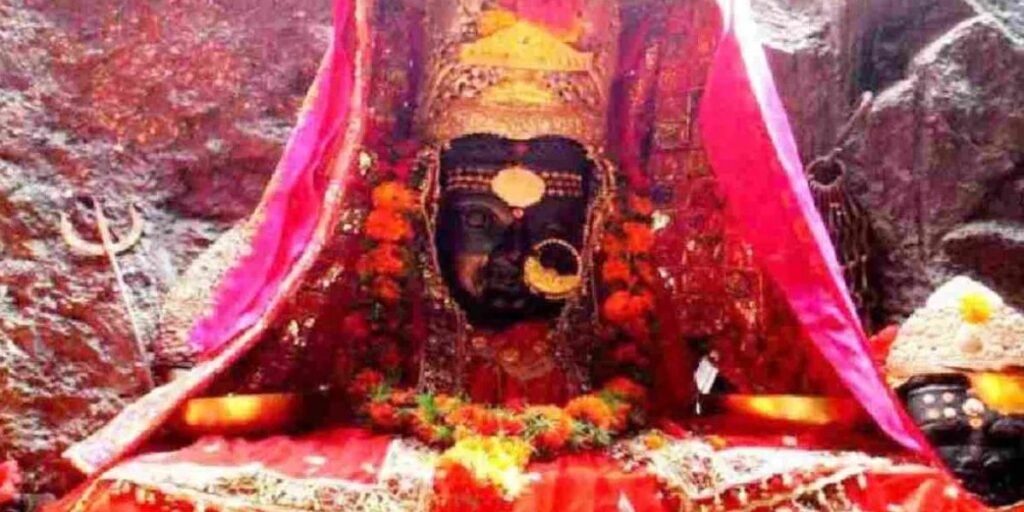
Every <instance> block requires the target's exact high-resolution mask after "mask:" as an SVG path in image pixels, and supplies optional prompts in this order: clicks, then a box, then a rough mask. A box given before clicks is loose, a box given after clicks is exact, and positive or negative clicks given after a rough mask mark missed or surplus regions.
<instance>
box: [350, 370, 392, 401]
mask: <svg viewBox="0 0 1024 512" xmlns="http://www.w3.org/2000/svg"><path fill="white" fill-rule="evenodd" d="M383 384H384V374H382V373H380V372H378V371H377V370H371V369H369V368H367V369H365V370H363V371H361V372H359V373H358V374H356V376H355V378H354V379H352V382H351V383H350V384H349V386H348V391H349V393H350V394H351V395H352V396H354V397H359V398H364V397H367V396H369V395H370V393H372V392H373V391H374V390H375V389H377V387H378V386H381V385H383Z"/></svg>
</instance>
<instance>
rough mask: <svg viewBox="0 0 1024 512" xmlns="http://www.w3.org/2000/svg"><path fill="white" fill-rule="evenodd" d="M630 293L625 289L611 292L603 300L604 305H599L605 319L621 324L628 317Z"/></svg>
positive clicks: (629, 312)
mask: <svg viewBox="0 0 1024 512" xmlns="http://www.w3.org/2000/svg"><path fill="white" fill-rule="evenodd" d="M631 298H632V295H630V293H629V292H627V291H625V290H620V291H617V292H615V293H612V294H611V295H609V296H608V298H607V299H605V301H604V305H603V306H602V307H601V312H602V313H603V314H604V317H605V319H607V320H608V321H609V322H612V323H614V324H621V323H624V322H626V321H628V320H629V319H630V314H631V311H630V308H629V304H630V299H631Z"/></svg>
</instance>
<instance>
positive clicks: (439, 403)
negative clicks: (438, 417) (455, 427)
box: [434, 393, 462, 414]
mask: <svg viewBox="0 0 1024 512" xmlns="http://www.w3.org/2000/svg"><path fill="white" fill-rule="evenodd" d="M461 405H462V401H461V400H459V399H458V398H455V397H453V396H451V395H446V394H444V393H442V394H439V395H435V396H434V407H436V408H437V412H438V413H440V414H449V413H451V412H452V411H454V410H455V409H457V408H459V406H461Z"/></svg>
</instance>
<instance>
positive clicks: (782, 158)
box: [700, 0, 927, 452]
mask: <svg viewBox="0 0 1024 512" xmlns="http://www.w3.org/2000/svg"><path fill="white" fill-rule="evenodd" d="M719 6H720V7H721V9H722V14H723V20H724V22H725V23H724V27H725V33H724V35H723V37H722V40H721V41H720V43H719V46H718V49H717V53H716V55H715V59H714V61H713V63H712V68H711V72H710V74H709V76H708V80H707V84H706V88H705V91H704V99H703V103H702V105H701V112H700V127H701V134H702V137H703V142H704V147H705V149H706V150H707V153H708V158H709V160H710V162H711V166H712V168H713V169H714V170H715V175H716V176H717V177H718V181H719V185H720V187H721V191H722V194H723V195H724V196H725V198H726V202H727V205H728V206H727V211H728V214H729V215H730V216H731V220H732V221H734V222H735V223H736V225H737V227H738V228H739V229H740V231H741V232H742V234H743V235H744V237H745V239H746V240H747V241H748V242H749V243H750V244H751V246H752V247H753V250H754V253H755V257H757V258H758V260H759V263H760V264H761V265H762V266H763V268H764V269H765V270H766V271H767V272H768V274H769V275H770V276H771V277H772V278H773V279H774V280H775V281H776V283H777V284H778V286H779V288H780V289H781V290H782V293H783V294H784V295H785V297H786V299H787V300H788V301H789V304H790V306H791V307H792V309H793V311H794V313H795V314H796V316H797V318H798V319H799V321H800V323H801V325H802V326H803V328H804V329H805V330H806V332H807V334H808V335H809V336H810V339H811V340H812V341H813V342H814V343H815V345H816V346H817V347H818V349H819V350H820V351H821V352H822V354H823V355H824V356H825V357H826V358H827V359H828V360H829V361H830V362H831V364H832V365H833V366H834V367H835V369H836V371H837V373H838V375H839V377H840V379H842V381H843V383H844V384H845V385H846V387H847V388H849V390H850V391H851V393H852V394H853V396H854V397H855V398H857V400H859V401H860V403H861V404H862V405H863V406H864V408H865V410H866V411H867V412H868V413H869V414H871V415H872V416H873V417H874V419H875V421H876V422H877V423H878V425H879V426H880V427H881V428H882V430H884V431H885V432H886V433H887V434H888V435H889V436H891V437H892V438H893V439H894V440H896V441H897V442H899V443H900V444H901V445H903V446H905V447H907V448H909V449H912V450H914V451H918V452H927V448H926V447H927V444H926V443H925V442H924V441H923V440H922V438H921V436H920V433H919V432H918V431H917V429H916V427H914V426H913V424H912V423H911V422H910V421H909V419H908V418H907V417H906V414H905V413H904V411H903V409H902V408H901V407H900V405H899V404H898V402H897V401H896V399H895V397H894V396H893V394H892V392H891V391H890V390H889V388H888V387H887V386H886V385H885V383H884V382H883V381H882V378H881V377H880V375H879V373H878V370H877V368H876V367H875V365H874V363H873V362H872V360H871V357H870V355H869V352H868V349H867V340H866V337H865V335H864V332H863V329H862V328H861V325H860V321H859V320H858V317H857V315H856V312H855V309H854V306H853V303H852V301H851V299H850V296H849V293H848V292H847V290H846V285H845V282H844V281H843V278H842V273H841V270H840V267H839V263H838V261H837V260H836V256H835V250H834V249H833V246H832V244H831V242H830V240H829V237H828V233H827V232H826V231H825V227H824V224H823V223H822V221H821V218H820V216H819V215H818V212H817V210H816V209H815V207H814V203H813V202H812V200H811V195H810V190H809V189H808V186H807V180H806V178H805V176H804V173H803V167H802V165H801V163H800V158H799V155H798V153H797V149H796V144H795V142H794V140H793V135H792V131H791V129H790V126H789V121H788V119H787V117H786V112H785V110H784V108H783V106H782V102H781V101H780V99H779V96H778V93H777V91H776V89H775V83H774V81H773V79H772V75H771V71H770V69H769V67H768V62H767V59H766V57H765V54H764V51H763V49H762V48H761V44H760V42H759V40H758V36H757V27H756V26H755V24H754V22H753V17H752V13H751V9H750V5H749V1H748V0H719Z"/></svg>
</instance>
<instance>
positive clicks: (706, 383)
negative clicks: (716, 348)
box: [693, 357, 718, 395]
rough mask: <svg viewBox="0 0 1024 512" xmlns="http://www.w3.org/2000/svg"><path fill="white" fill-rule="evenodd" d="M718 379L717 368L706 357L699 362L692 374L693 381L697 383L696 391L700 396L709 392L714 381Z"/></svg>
mask: <svg viewBox="0 0 1024 512" xmlns="http://www.w3.org/2000/svg"><path fill="white" fill-rule="evenodd" d="M716 379H718V367H717V366H715V364H714V363H712V362H711V360H710V359H708V358H707V357H705V358H702V359H701V360H700V364H698V365H697V370H696V371H695V372H693V380H694V382H696V383H697V391H699V392H700V394H702V395H706V394H708V393H709V392H711V388H712V386H714V385H715V380H716Z"/></svg>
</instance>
